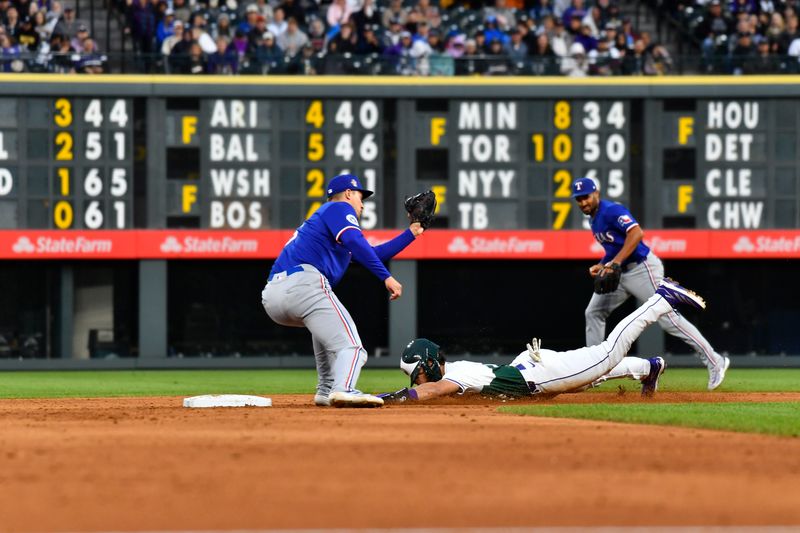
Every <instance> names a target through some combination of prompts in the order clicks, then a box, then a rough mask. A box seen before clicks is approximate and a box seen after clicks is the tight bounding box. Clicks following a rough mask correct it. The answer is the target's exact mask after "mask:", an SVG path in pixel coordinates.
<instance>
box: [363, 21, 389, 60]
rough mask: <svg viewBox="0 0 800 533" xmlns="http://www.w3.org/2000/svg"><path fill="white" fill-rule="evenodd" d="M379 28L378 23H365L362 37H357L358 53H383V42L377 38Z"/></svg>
mask: <svg viewBox="0 0 800 533" xmlns="http://www.w3.org/2000/svg"><path fill="white" fill-rule="evenodd" d="M379 29H380V26H379V25H378V24H367V25H366V26H364V33H363V35H362V37H361V38H359V39H358V53H359V54H362V55H369V54H382V53H383V49H384V46H383V43H382V42H381V40H380V39H378V30H379Z"/></svg>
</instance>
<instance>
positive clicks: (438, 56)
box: [428, 29, 455, 76]
mask: <svg viewBox="0 0 800 533" xmlns="http://www.w3.org/2000/svg"><path fill="white" fill-rule="evenodd" d="M428 46H430V48H431V53H430V57H429V58H428V63H429V69H430V72H429V74H430V75H431V76H452V75H453V74H454V73H455V63H454V62H453V58H452V57H451V56H450V55H449V54H448V53H446V51H445V43H444V41H443V40H442V37H441V33H440V32H439V30H436V29H433V30H431V32H430V34H429V36H428Z"/></svg>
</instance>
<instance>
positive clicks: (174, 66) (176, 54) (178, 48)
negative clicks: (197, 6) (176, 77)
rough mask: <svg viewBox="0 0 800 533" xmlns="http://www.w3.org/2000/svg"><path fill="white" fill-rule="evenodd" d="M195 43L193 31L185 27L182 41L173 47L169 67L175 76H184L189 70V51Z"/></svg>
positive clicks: (168, 62)
mask: <svg viewBox="0 0 800 533" xmlns="http://www.w3.org/2000/svg"><path fill="white" fill-rule="evenodd" d="M193 43H194V40H193V39H192V30H191V29H190V28H187V27H185V26H184V28H183V34H182V35H181V39H180V40H179V41H178V42H177V43H175V44H173V45H172V48H171V50H170V52H169V58H168V61H167V65H168V67H169V70H170V72H171V73H173V74H183V73H185V72H187V71H188V69H189V50H190V48H191V46H192V44H193Z"/></svg>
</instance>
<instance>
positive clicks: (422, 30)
mask: <svg viewBox="0 0 800 533" xmlns="http://www.w3.org/2000/svg"><path fill="white" fill-rule="evenodd" d="M430 31H431V27H430V26H429V25H428V23H427V22H426V21H424V20H423V21H421V22H420V23H419V24H417V32H416V33H414V34H412V37H411V38H412V39H413V40H414V41H427V40H428V36H429V35H430Z"/></svg>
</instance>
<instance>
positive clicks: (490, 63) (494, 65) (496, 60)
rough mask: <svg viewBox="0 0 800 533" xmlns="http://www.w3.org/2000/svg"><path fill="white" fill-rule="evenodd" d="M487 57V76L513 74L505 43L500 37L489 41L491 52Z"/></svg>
mask: <svg viewBox="0 0 800 533" xmlns="http://www.w3.org/2000/svg"><path fill="white" fill-rule="evenodd" d="M488 56H489V57H488V58H487V59H486V71H485V72H484V73H485V74H486V75H487V76H508V75H509V74H511V62H510V61H509V59H508V55H507V54H506V51H505V49H504V48H503V43H502V42H500V40H499V39H492V40H491V42H490V43H489V54H488Z"/></svg>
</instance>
